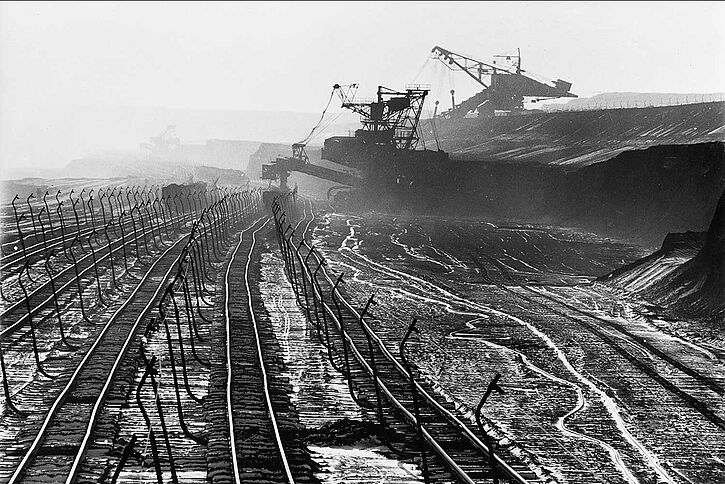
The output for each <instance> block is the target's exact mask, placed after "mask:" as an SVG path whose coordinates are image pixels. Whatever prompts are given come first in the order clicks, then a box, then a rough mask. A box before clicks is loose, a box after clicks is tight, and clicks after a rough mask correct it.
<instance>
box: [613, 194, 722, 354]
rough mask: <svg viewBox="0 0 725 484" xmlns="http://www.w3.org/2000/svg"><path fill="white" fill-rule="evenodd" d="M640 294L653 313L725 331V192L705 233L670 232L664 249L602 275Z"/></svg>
mask: <svg viewBox="0 0 725 484" xmlns="http://www.w3.org/2000/svg"><path fill="white" fill-rule="evenodd" d="M602 280H605V281H607V283H608V284H609V285H612V286H614V287H616V288H620V289H622V290H624V291H626V292H628V293H630V294H632V295H635V296H637V297H641V298H642V299H644V300H646V301H647V302H649V303H651V304H652V305H654V306H653V307H652V308H651V309H652V310H654V311H655V312H661V313H662V314H666V315H671V316H675V317H681V318H694V319H696V320H697V321H700V322H703V323H705V325H706V326H705V328H703V331H710V332H712V335H713V336H714V337H715V338H716V339H719V340H722V339H723V334H724V332H725V192H724V193H723V195H722V196H721V197H720V201H719V203H718V205H717V208H716V210H715V214H714V216H713V218H712V222H711V223H710V226H709V228H708V231H707V232H706V233H691V232H688V233H685V234H670V235H668V236H667V238H666V239H665V241H664V243H663V244H662V248H661V249H660V250H658V251H657V252H654V253H653V254H650V255H648V256H647V257H644V258H642V259H640V260H638V261H635V262H633V263H632V264H629V265H627V266H624V267H622V268H620V269H618V270H616V271H614V272H612V273H611V274H609V275H607V276H605V277H603V278H602Z"/></svg>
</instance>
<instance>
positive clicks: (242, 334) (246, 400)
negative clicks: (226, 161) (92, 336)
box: [208, 217, 317, 483]
mask: <svg viewBox="0 0 725 484" xmlns="http://www.w3.org/2000/svg"><path fill="white" fill-rule="evenodd" d="M270 226H271V223H270V219H269V217H263V218H260V219H258V220H257V221H255V222H254V223H253V224H251V225H250V226H249V227H247V228H246V229H245V230H243V231H242V232H241V233H240V234H239V238H238V242H237V243H236V244H235V245H234V248H233V249H231V254H230V262H229V264H228V265H227V267H226V269H225V270H224V271H222V274H223V275H222V276H221V278H220V280H219V281H220V282H219V286H218V289H217V294H218V296H219V301H220V308H219V309H220V310H219V311H218V318H217V320H219V321H221V322H223V328H224V337H223V338H222V339H224V340H225V341H224V347H225V354H224V360H223V361H218V362H217V363H218V365H217V370H216V371H217V378H216V384H215V382H214V381H212V390H211V391H210V399H211V400H210V403H209V414H210V420H211V422H212V426H213V427H212V428H213V429H214V435H213V436H212V437H211V439H210V442H209V454H208V458H209V469H210V474H209V475H210V478H211V479H212V481H213V482H235V483H241V482H280V483H281V482H285V483H311V482H317V481H316V480H315V478H314V476H313V474H312V469H311V465H310V458H309V455H308V454H307V452H306V450H305V448H304V445H303V442H302V439H301V437H302V436H301V434H300V432H299V429H300V427H299V423H298V421H297V417H296V414H295V413H294V411H293V409H292V407H291V404H290V401H289V392H290V391H291V388H290V387H289V384H288V382H287V381H286V380H285V379H283V378H281V377H279V374H280V373H281V368H280V364H281V363H280V360H279V358H278V356H277V353H278V348H277V346H276V340H275V338H274V334H273V332H272V328H271V324H270V322H269V320H268V318H267V315H266V312H265V311H264V306H263V303H262V301H261V295H260V293H259V288H258V286H257V285H256V284H253V283H252V282H253V281H255V280H257V278H258V277H259V271H260V268H259V266H260V250H261V249H260V247H259V243H258V241H259V239H260V237H263V236H264V235H265V232H268V231H269V229H270ZM220 326H221V325H220ZM218 343H221V341H218ZM214 371H215V369H214V368H212V374H214Z"/></svg>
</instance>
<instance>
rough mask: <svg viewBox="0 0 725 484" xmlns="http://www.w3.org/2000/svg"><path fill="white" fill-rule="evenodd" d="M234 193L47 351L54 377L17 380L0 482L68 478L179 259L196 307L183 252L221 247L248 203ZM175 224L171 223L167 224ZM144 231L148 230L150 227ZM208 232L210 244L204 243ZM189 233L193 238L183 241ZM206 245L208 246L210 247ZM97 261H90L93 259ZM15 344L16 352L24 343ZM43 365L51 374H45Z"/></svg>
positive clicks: (204, 253)
mask: <svg viewBox="0 0 725 484" xmlns="http://www.w3.org/2000/svg"><path fill="white" fill-rule="evenodd" d="M239 195H240V196H239V197H236V198H235V199H233V200H232V201H231V202H229V199H225V203H224V206H220V207H219V208H218V210H216V211H215V213H212V214H211V215H210V218H209V220H206V222H205V221H204V220H205V219H204V212H205V211H206V209H205V210H203V211H202V213H201V215H200V217H199V218H198V219H197V222H196V223H195V224H194V225H193V227H192V230H191V234H187V235H183V236H180V237H178V238H177V239H176V240H175V241H172V242H171V245H170V246H169V247H168V248H164V249H165V250H163V252H162V253H161V254H160V255H159V256H158V257H157V258H156V259H155V260H154V261H153V263H151V265H150V266H146V267H144V268H143V269H145V273H144V272H143V269H142V272H140V273H138V274H137V275H138V279H137V284H136V285H135V287H133V290H131V291H129V293H126V297H125V299H123V300H120V301H117V303H118V304H116V305H115V306H114V307H110V306H109V307H107V309H109V312H110V311H112V310H113V309H115V311H114V312H113V314H111V315H108V314H106V315H103V314H99V316H100V318H99V320H97V321H93V322H91V321H88V323H92V324H91V326H93V325H95V328H90V329H89V332H88V334H89V336H90V337H86V338H85V340H84V341H81V342H80V344H79V345H78V347H74V348H72V350H73V352H72V353H70V354H66V355H65V356H64V357H63V358H58V357H57V356H55V355H50V356H49V357H48V358H47V359H46V363H48V366H47V368H46V369H45V370H44V371H42V373H43V374H44V376H47V377H49V378H52V379H48V378H39V377H38V376H37V375H32V377H31V380H30V381H28V382H25V384H23V385H20V390H19V391H18V392H15V393H14V394H13V395H12V398H13V401H14V405H13V403H12V402H5V408H4V412H3V415H2V416H1V417H0V418H1V419H2V427H3V428H4V429H5V431H4V432H3V434H2V435H0V440H4V441H5V442H3V444H4V445H3V458H2V459H0V461H2V462H0V481H3V479H5V478H7V479H9V480H8V482H20V481H21V480H22V481H23V482H34V481H36V480H40V481H43V482H47V479H48V475H50V476H52V477H50V479H51V480H52V481H53V482H56V481H59V480H62V479H67V482H73V481H74V479H75V478H76V475H77V473H78V472H79V469H80V467H79V463H80V462H81V461H82V460H83V455H84V453H85V451H86V449H87V448H88V446H89V442H90V440H91V438H92V435H93V428H94V424H95V422H96V420H97V417H98V415H99V414H100V413H101V409H102V406H103V403H104V401H105V398H106V396H107V395H108V392H109V389H110V388H111V386H112V384H113V381H114V376H115V375H116V373H117V372H118V369H119V366H120V363H121V361H122V360H124V358H126V353H127V351H128V349H129V345H130V343H131V342H132V341H133V340H134V339H135V336H137V335H138V333H139V328H140V325H141V322H142V321H143V320H144V319H145V317H146V316H147V315H148V313H149V312H150V310H151V309H152V308H153V307H154V305H155V304H156V303H157V302H158V299H159V295H160V293H161V290H162V289H163V288H164V287H165V286H166V283H167V282H168V280H169V278H170V276H171V275H172V271H173V269H174V268H175V266H178V268H179V270H181V265H180V264H179V261H180V258H182V257H184V260H186V263H187V264H189V263H190V264H192V265H191V269H188V268H187V269H186V272H188V271H189V270H191V271H192V272H195V273H194V279H193V282H194V285H195V287H194V288H193V291H194V294H195V297H196V303H197V308H196V309H197V310H198V309H199V307H198V304H199V295H200V293H199V291H200V290H201V289H200V288H199V286H198V279H197V275H200V274H201V272H198V273H197V272H196V271H197V270H198V269H195V268H194V267H193V264H194V262H189V259H188V257H187V256H189V253H190V252H194V253H195V255H194V258H195V260H196V264H207V262H209V259H208V256H209V254H210V252H209V251H210V250H212V251H214V253H216V250H217V247H221V246H220V245H219V243H220V242H219V240H220V239H222V238H224V237H226V232H227V229H228V225H233V224H234V223H239V222H240V220H241V219H242V218H243V215H244V212H245V211H248V210H249V209H250V206H251V202H250V200H248V199H247V196H243V195H244V194H239ZM247 195H248V194H247ZM232 198H234V197H232ZM211 208H213V205H212V206H211ZM210 211H211V209H210ZM186 216H187V214H185V215H184V218H186ZM174 222H175V221H170V222H169V224H173V223H174ZM161 228H163V227H156V230H157V233H160V230H161ZM148 230H149V232H151V231H152V229H151V228H149V229H148ZM141 236H142V235H140V236H139V237H141ZM207 238H208V239H209V243H205V241H207ZM191 239H194V240H195V242H194V244H191V245H189V241H190V240H191ZM131 242H132V241H128V242H125V243H131ZM210 245H211V246H212V249H209V246H210ZM202 247H203V249H205V250H202ZM117 249H118V248H117ZM154 255H155V253H154ZM99 262H100V261H98V260H96V261H95V262H94V263H99ZM210 267H213V265H210ZM87 269H90V267H88V268H87ZM178 274H179V273H178V272H177V278H178ZM76 277H77V276H76ZM68 282H72V280H71V281H68ZM188 291H189V289H188V286H187V293H186V297H188V300H187V301H185V303H184V304H185V309H186V310H187V311H188V310H189V309H190V308H191V307H192V306H193V302H192V293H191V292H188ZM202 298H203V296H202ZM117 299H118V298H117ZM29 301H30V298H29V297H28V298H27V299H26V300H25V301H24V302H25V303H26V307H27V303H28V302H29ZM167 302H168V301H167ZM187 314H188V313H187ZM11 326H12V325H11ZM21 329H22V325H14V326H12V327H7V328H4V330H3V331H4V333H3V335H4V336H7V335H10V334H13V333H17V332H19V331H20V330H21ZM180 337H181V336H180V334H179V338H180ZM21 339H22V338H21ZM74 343H77V342H74ZM192 344H193V343H192ZM66 349H70V348H66ZM14 350H17V351H19V352H20V353H22V351H20V350H22V348H14ZM182 352H183V349H182ZM182 358H183V356H182ZM21 366H22V362H21ZM3 370H5V368H3ZM46 370H48V371H50V372H52V373H55V374H54V375H49V374H48V373H46ZM3 384H7V380H4V381H3ZM18 407H19V408H20V410H19V411H18V410H17V408H18ZM8 439H9V440H8ZM69 466H70V467H69ZM3 482H4V481H3Z"/></svg>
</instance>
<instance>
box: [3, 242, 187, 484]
mask: <svg viewBox="0 0 725 484" xmlns="http://www.w3.org/2000/svg"><path fill="white" fill-rule="evenodd" d="M186 239H188V235H187V236H184V237H182V238H181V239H179V240H178V241H176V242H175V243H174V244H173V245H172V246H171V247H169V248H168V249H166V251H164V253H163V254H161V256H160V257H159V258H158V259H156V261H154V263H153V264H152V265H151V267H150V268H149V270H148V271H147V272H146V274H145V275H144V277H143V279H142V280H141V281H140V282H139V284H138V285H137V286H136V288H135V289H134V291H133V292H132V293H131V294H130V295H129V296H128V297H127V298H126V300H125V301H124V302H123V304H122V305H121V306H120V307H119V308H118V309H117V310H116V311H115V312H114V313H113V315H112V316H111V318H110V319H109V320H108V322H107V323H106V324H105V325H104V327H103V329H102V330H101V331H100V333H99V334H98V336H97V337H96V340H95V341H94V342H93V345H91V347H90V348H89V349H88V351H87V352H86V354H85V355H84V357H83V359H82V360H81V362H80V363H79V364H78V366H77V367H76V369H75V371H74V372H73V374H72V375H71V377H70V379H69V380H68V382H67V383H66V385H65V387H64V388H63V390H62V391H61V393H60V394H59V395H58V396H57V397H56V398H55V401H54V402H53V405H52V406H51V408H50V409H49V410H48V413H47V415H46V417H45V420H44V421H43V424H42V425H41V427H40V430H39V431H38V434H37V435H36V437H35V439H34V440H33V442H32V443H31V445H30V447H29V449H28V451H27V452H26V453H25V456H24V457H23V459H22V461H21V462H20V464H18V467H17V468H16V469H15V472H14V473H13V475H12V477H11V478H10V480H9V481H8V484H14V483H17V482H19V481H20V480H21V478H22V475H23V473H24V472H25V469H26V467H27V466H28V464H29V463H30V461H31V460H32V459H33V458H34V456H35V454H36V453H37V451H38V448H39V446H40V444H41V442H42V441H43V440H44V439H45V437H46V435H45V434H46V432H47V430H48V428H49V427H50V424H51V423H52V421H53V418H54V417H55V415H56V413H57V412H58V410H59V408H60V407H61V405H62V404H63V403H64V401H65V399H66V398H67V396H68V394H69V393H70V392H71V390H73V387H74V386H75V384H76V383H77V381H78V377H79V375H80V374H81V372H82V371H83V370H84V369H85V368H86V366H87V364H88V362H89V361H90V360H91V357H92V356H93V353H94V352H95V350H96V348H97V347H98V346H99V345H100V343H101V340H102V339H103V337H104V336H105V335H106V334H107V333H108V330H109V328H110V327H111V326H112V325H113V323H115V322H116V319H117V318H118V317H119V316H120V314H121V313H122V311H124V310H125V309H126V307H127V306H129V305H130V304H131V302H132V301H133V298H134V296H135V295H136V294H137V293H138V292H139V291H140V290H141V288H142V286H143V283H144V282H145V281H146V280H147V279H149V278H150V277H151V275H152V273H153V272H154V269H155V268H156V266H157V265H158V264H159V263H161V261H163V260H164V257H165V256H166V255H167V254H168V253H169V252H170V251H171V250H173V249H174V248H176V247H178V246H179V245H180V244H181V243H182V242H184V241H186ZM177 260H178V257H177ZM174 269H175V263H172V264H170V266H169V269H168V270H167V272H166V275H165V276H164V278H163V280H162V281H161V282H160V283H159V285H158V287H157V289H156V292H155V294H154V297H153V298H152V299H150V300H149V302H148V303H147V304H146V306H145V307H144V309H143V311H142V312H141V314H140V315H139V317H138V318H137V320H136V322H135V323H134V324H133V326H132V327H131V329H130V331H129V333H128V336H127V338H126V341H125V342H124V345H123V346H122V348H121V351H120V352H119V354H118V356H117V358H116V362H115V364H114V365H113V367H112V371H111V374H109V376H108V378H107V380H106V385H105V386H104V391H105V390H106V388H107V387H108V386H109V385H110V383H109V382H110V381H111V380H112V379H113V376H114V374H115V371H116V368H117V366H118V363H119V362H120V360H121V359H122V357H123V356H124V355H125V352H126V350H127V349H128V345H129V343H130V341H131V339H132V338H133V335H134V334H135V332H136V328H137V327H138V324H139V322H140V321H141V320H142V319H143V316H144V315H145V314H146V313H147V312H148V311H149V310H150V309H151V306H152V304H153V303H154V300H155V298H156V296H157V295H158V293H159V291H160V290H161V289H162V288H163V287H164V282H165V281H166V280H167V279H168V277H169V274H170V273H171V272H172V271H173V270H174ZM99 401H102V399H101V398H99V400H98V401H97V402H96V406H98V402H99ZM95 408H96V407H94V410H95ZM93 416H95V413H93ZM91 423H95V422H91ZM88 435H90V431H87V433H86V436H85V437H84V442H86V440H87V438H88ZM76 462H77V460H76ZM76 462H74V464H73V467H72V468H71V470H72V471H73V472H72V473H71V474H70V475H69V479H70V478H71V477H73V475H74V472H75V469H76ZM66 482H71V481H70V480H66Z"/></svg>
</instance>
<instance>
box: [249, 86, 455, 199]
mask: <svg viewBox="0 0 725 484" xmlns="http://www.w3.org/2000/svg"><path fill="white" fill-rule="evenodd" d="M357 89H358V85H357V84H348V85H344V86H341V85H339V84H335V85H334V86H333V88H332V93H331V94H330V100H329V101H328V103H327V107H329V105H330V101H331V100H332V97H334V95H335V93H337V95H338V96H339V98H340V100H341V102H342V107H343V108H346V109H350V110H351V111H353V112H356V113H358V114H359V115H360V116H361V123H362V128H361V129H358V130H356V131H355V136H333V137H331V138H328V139H326V140H325V142H324V147H323V149H322V154H321V156H322V159H325V160H328V161H332V162H336V163H339V164H342V165H345V166H348V167H353V168H359V169H365V168H370V167H372V166H378V165H379V164H381V163H382V164H386V163H388V164H398V165H399V164H401V163H414V162H416V161H419V162H426V161H427V162H436V161H443V160H447V159H448V157H447V155H446V154H445V153H443V152H442V151H435V152H433V151H426V150H416V148H417V147H418V142H419V141H420V136H419V134H418V123H419V121H420V115H421V113H422V112H423V103H424V102H425V98H426V96H427V95H428V92H429V91H430V87H429V86H427V85H421V84H413V85H408V86H406V88H405V91H395V90H393V89H389V88H387V87H384V86H378V90H377V96H376V98H375V99H356V98H355V95H356V93H357ZM327 107H325V110H324V111H323V118H324V115H325V112H326V111H327ZM321 123H322V118H321V119H320V121H319V123H318V124H317V126H315V127H314V128H312V132H310V135H308V136H307V138H305V139H304V140H302V141H300V142H299V143H295V144H293V145H292V156H291V157H279V158H277V159H276V160H274V161H273V162H272V163H271V164H266V165H262V179H265V180H279V182H280V188H284V187H286V185H287V178H288V177H289V173H290V172H291V171H297V172H301V173H306V174H309V175H313V176H316V177H319V178H324V179H326V180H330V181H333V182H336V183H340V184H345V185H350V186H355V185H360V183H362V182H363V179H362V178H360V177H359V176H357V175H354V174H352V173H343V172H340V171H337V170H332V169H328V168H323V167H321V166H318V165H314V164H312V163H310V160H309V157H308V156H307V153H306V152H305V146H306V143H307V141H309V140H310V139H311V137H312V135H313V133H314V132H315V130H316V129H317V128H318V127H319V126H320V124H321ZM371 163H372V165H371ZM363 178H364V177H363Z"/></svg>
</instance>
